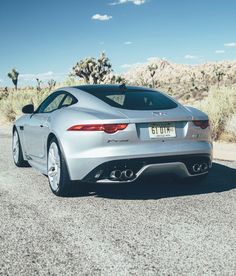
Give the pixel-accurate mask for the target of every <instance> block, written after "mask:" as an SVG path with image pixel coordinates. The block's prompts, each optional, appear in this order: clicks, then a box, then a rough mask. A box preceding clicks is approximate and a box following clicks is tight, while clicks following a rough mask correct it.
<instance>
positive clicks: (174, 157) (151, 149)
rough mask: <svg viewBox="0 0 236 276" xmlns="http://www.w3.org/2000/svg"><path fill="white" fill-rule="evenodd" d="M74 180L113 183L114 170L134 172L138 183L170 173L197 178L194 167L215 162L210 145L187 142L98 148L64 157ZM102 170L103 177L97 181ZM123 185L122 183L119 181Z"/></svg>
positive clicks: (201, 142)
mask: <svg viewBox="0 0 236 276" xmlns="http://www.w3.org/2000/svg"><path fill="white" fill-rule="evenodd" d="M65 156H66V160H67V165H68V170H69V174H70V178H71V180H83V181H88V182H112V181H110V180H109V178H108V176H109V173H110V171H111V170H113V169H114V167H115V168H118V169H123V168H131V169H132V170H133V171H134V173H135V177H134V178H132V179H131V180H129V181H124V182H130V181H134V180H135V179H137V178H138V177H139V176H140V175H141V174H144V173H145V174H146V173H147V174H149V173H156V174H162V173H169V174H175V175H178V176H180V177H190V176H193V177H194V176H195V174H194V173H193V172H192V171H191V166H192V164H193V163H196V162H202V161H204V162H207V164H208V166H209V168H210V167H211V162H212V144H211V143H210V142H207V141H186V142H184V143H183V142H182V143H175V144H174V143H173V144H171V145H170V144H168V145H164V143H163V144H159V145H152V146H149V145H142V146H141V145H140V146H137V145H136V147H133V146H123V145H116V146H114V147H107V148H106V147H104V148H97V149H93V150H91V151H86V152H80V153H76V154H73V155H67V154H66V153H65ZM99 170H102V171H103V172H102V175H101V176H100V177H99V178H95V175H96V173H97V172H98V171H99ZM120 182H122V181H120Z"/></svg>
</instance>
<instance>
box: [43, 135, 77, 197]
mask: <svg viewBox="0 0 236 276" xmlns="http://www.w3.org/2000/svg"><path fill="white" fill-rule="evenodd" d="M47 174H48V180H49V185H50V188H51V190H52V192H53V193H54V194H55V195H57V196H67V195H69V194H70V192H71V188H72V181H71V180H70V177H69V173H68V169H67V165H66V161H65V159H64V156H63V154H62V152H61V150H60V146H59V144H58V142H57V139H56V138H55V137H54V138H52V140H51V141H50V144H49V147H48V161H47Z"/></svg>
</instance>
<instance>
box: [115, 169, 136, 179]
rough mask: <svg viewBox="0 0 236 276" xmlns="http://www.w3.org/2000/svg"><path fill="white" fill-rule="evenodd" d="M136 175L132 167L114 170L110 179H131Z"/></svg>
mask: <svg viewBox="0 0 236 276" xmlns="http://www.w3.org/2000/svg"><path fill="white" fill-rule="evenodd" d="M133 176H134V172H133V171H132V170H130V169H126V170H123V171H120V170H113V171H111V173H110V179H112V180H129V179H131V178H132V177H133Z"/></svg>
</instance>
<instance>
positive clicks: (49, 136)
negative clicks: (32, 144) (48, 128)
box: [46, 132, 71, 177]
mask: <svg viewBox="0 0 236 276" xmlns="http://www.w3.org/2000/svg"><path fill="white" fill-rule="evenodd" d="M53 138H55V139H56V140H57V143H58V145H59V147H60V152H61V154H63V157H64V160H65V163H66V167H67V171H68V173H69V177H71V176H70V170H69V167H68V163H67V159H66V155H65V152H64V149H63V146H62V144H61V141H60V139H59V138H58V137H57V135H56V134H55V133H54V132H50V133H49V135H48V138H47V145H46V146H47V148H46V149H47V155H46V156H47V159H48V150H49V146H50V142H51V141H52V139H53Z"/></svg>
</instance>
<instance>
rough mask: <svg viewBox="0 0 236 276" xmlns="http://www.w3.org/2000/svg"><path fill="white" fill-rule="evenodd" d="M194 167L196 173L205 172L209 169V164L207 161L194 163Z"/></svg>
mask: <svg viewBox="0 0 236 276" xmlns="http://www.w3.org/2000/svg"><path fill="white" fill-rule="evenodd" d="M192 168H193V171H194V172H195V173H204V172H206V171H207V170H208V165H207V163H200V164H198V163H196V164H194V165H193V167H192Z"/></svg>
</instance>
